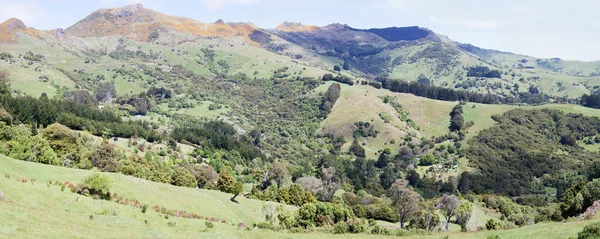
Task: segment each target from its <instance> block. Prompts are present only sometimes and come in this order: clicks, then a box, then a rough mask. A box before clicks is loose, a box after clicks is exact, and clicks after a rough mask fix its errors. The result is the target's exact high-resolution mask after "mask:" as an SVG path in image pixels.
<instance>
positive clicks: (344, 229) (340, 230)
mask: <svg viewBox="0 0 600 239" xmlns="http://www.w3.org/2000/svg"><path fill="white" fill-rule="evenodd" d="M348 230H349V228H348V223H346V222H338V223H336V224H335V226H333V233H335V234H345V233H348Z"/></svg>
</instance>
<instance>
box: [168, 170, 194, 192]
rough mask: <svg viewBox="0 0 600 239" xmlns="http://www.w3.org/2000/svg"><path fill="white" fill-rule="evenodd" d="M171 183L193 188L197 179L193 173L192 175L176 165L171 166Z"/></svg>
mask: <svg viewBox="0 0 600 239" xmlns="http://www.w3.org/2000/svg"><path fill="white" fill-rule="evenodd" d="M171 184H173V185H175V186H181V187H188V188H195V187H196V186H198V181H196V178H195V177H194V175H192V174H191V173H190V172H189V171H188V170H187V169H185V168H184V167H180V166H176V167H173V174H172V175H171Z"/></svg>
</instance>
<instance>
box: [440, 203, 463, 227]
mask: <svg viewBox="0 0 600 239" xmlns="http://www.w3.org/2000/svg"><path fill="white" fill-rule="evenodd" d="M458 205H460V199H459V198H458V197H457V196H455V195H448V194H446V195H443V196H442V197H441V198H440V199H439V200H438V204H437V208H438V209H439V210H440V211H442V214H443V215H444V218H445V219H446V225H445V230H446V231H448V230H449V227H448V226H449V224H450V218H452V217H453V216H454V214H455V212H456V208H458Z"/></svg>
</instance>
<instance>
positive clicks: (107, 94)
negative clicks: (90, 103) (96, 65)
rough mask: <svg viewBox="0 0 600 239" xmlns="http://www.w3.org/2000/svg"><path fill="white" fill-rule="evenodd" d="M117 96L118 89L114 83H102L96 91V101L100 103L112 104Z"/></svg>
mask: <svg viewBox="0 0 600 239" xmlns="http://www.w3.org/2000/svg"><path fill="white" fill-rule="evenodd" d="M115 96H117V89H116V88H115V84H114V83H113V82H104V83H101V84H100V85H98V87H96V90H95V91H94V99H96V100H97V101H99V102H110V101H112V99H113V97H115Z"/></svg>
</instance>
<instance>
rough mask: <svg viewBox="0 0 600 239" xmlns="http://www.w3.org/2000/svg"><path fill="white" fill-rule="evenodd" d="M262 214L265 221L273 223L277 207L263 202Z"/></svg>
mask: <svg viewBox="0 0 600 239" xmlns="http://www.w3.org/2000/svg"><path fill="white" fill-rule="evenodd" d="M262 212H263V214H264V215H265V221H267V222H269V223H273V222H274V221H275V214H276V213H277V206H276V205H275V203H272V202H264V203H263V205H262Z"/></svg>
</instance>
